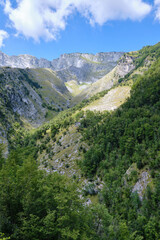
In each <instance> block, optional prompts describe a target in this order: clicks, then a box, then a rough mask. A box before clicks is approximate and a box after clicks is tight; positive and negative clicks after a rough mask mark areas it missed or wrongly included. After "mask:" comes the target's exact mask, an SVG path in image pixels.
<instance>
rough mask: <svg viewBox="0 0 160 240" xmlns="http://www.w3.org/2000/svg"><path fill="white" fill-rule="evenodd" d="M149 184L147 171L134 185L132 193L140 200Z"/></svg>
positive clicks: (149, 179) (149, 178) (149, 177)
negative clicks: (135, 193) (136, 194)
mask: <svg viewBox="0 0 160 240" xmlns="http://www.w3.org/2000/svg"><path fill="white" fill-rule="evenodd" d="M150 182H151V176H150V174H149V173H148V172H147V171H144V172H142V173H141V175H140V178H139V180H138V182H137V183H136V184H135V185H134V187H133V190H132V192H137V193H138V195H139V198H140V199H141V200H142V199H143V195H144V192H145V190H146V188H147V186H148V184H149V183H150Z"/></svg>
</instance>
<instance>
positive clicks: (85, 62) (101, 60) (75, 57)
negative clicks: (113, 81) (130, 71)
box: [0, 52, 124, 83]
mask: <svg viewBox="0 0 160 240" xmlns="http://www.w3.org/2000/svg"><path fill="white" fill-rule="evenodd" d="M123 54H124V53H123V52H108V53H107V52H106V53H105V52H104V53H97V54H95V55H94V54H87V53H70V54H62V55H61V56H60V57H59V58H57V59H53V60H52V61H49V60H47V59H45V58H40V59H38V58H36V57H34V56H31V55H27V54H24V55H19V56H8V55H7V54H5V53H3V52H0V66H1V67H6V66H8V67H12V68H50V69H52V70H54V71H56V72H57V75H58V77H59V78H60V79H61V80H63V81H64V82H67V81H68V80H76V81H77V82H78V83H81V82H95V81H97V79H100V78H101V77H103V76H104V75H106V74H107V73H108V72H110V71H111V70H112V69H113V68H114V67H115V66H116V64H117V61H118V60H119V59H120V57H121V56H122V55H123ZM90 72H92V74H91V73H90Z"/></svg>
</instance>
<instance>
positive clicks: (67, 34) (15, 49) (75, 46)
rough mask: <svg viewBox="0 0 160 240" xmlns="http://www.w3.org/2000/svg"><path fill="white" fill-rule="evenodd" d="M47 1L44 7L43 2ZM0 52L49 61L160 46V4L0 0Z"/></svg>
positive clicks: (127, 0) (136, 0)
mask: <svg viewBox="0 0 160 240" xmlns="http://www.w3.org/2000/svg"><path fill="white" fill-rule="evenodd" d="M44 2H45V3H44ZM0 3H1V5H0V50H1V51H2V52H4V53H6V54H8V55H19V54H30V55H33V56H36V57H38V58H41V57H43V58H47V59H49V60H51V59H53V58H57V57H59V56H60V55H61V54H63V53H72V52H84V53H97V52H108V51H132V50H137V49H140V48H141V47H143V46H145V45H153V44H155V43H157V42H159V41H160V0H155V1H151V0H148V1H145V0H45V1H44V0H17V2H16V1H15V0H12V1H9V0H0Z"/></svg>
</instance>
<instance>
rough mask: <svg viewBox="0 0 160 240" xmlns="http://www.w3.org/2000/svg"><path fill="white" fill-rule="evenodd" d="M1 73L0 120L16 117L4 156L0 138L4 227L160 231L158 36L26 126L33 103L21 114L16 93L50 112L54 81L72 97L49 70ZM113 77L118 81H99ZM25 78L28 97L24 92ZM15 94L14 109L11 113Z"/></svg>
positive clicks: (118, 239) (138, 237) (103, 237)
mask: <svg viewBox="0 0 160 240" xmlns="http://www.w3.org/2000/svg"><path fill="white" fill-rule="evenodd" d="M113 72H114V73H116V74H115V75H114V74H113ZM0 74H1V75H0V79H1V88H0V90H1V92H0V94H1V95H0V96H3V97H1V107H0V110H1V113H0V116H1V120H3V124H4V125H3V126H5V122H4V121H5V120H4V119H5V117H6V119H7V120H8V121H10V122H9V124H13V125H14V126H13V127H12V128H10V126H9V129H8V130H9V131H8V140H9V154H8V157H7V156H6V158H4V157H3V148H2V146H1V145H0V219H1V221H0V236H1V232H2V233H4V234H5V236H6V237H10V238H11V239H13V240H14V239H15V240H18V239H20V240H26V239H30V240H34V239H38V240H50V239H55V240H59V239H62V240H84V239H86V240H95V239H96V240H107V239H109V240H144V239H146V240H158V239H160V224H159V222H160V210H159V206H160V151H159V149H160V127H159V123H160V43H158V44H156V45H154V46H146V47H144V48H142V49H141V50H140V51H135V52H130V53H126V54H125V55H123V57H122V58H121V59H120V61H119V62H118V64H117V66H116V67H115V69H113V70H111V73H109V75H108V77H107V76H106V77H105V78H104V79H103V80H98V81H99V84H98V86H96V88H95V92H97V93H96V94H95V95H93V96H92V94H91V97H89V96H86V99H83V100H82V101H81V102H79V103H78V104H77V105H75V106H74V107H73V108H69V109H66V110H64V111H61V112H60V113H59V114H57V115H55V116H54V117H53V119H52V120H51V121H49V122H45V124H42V125H41V126H39V127H38V128H37V127H35V128H34V129H33V128H32V129H31V130H29V129H28V128H27V127H28V125H27V126H25V125H22V124H21V123H20V121H19V118H20V120H21V118H22V115H23V116H25V114H27V115H28V114H29V108H31V110H32V105H29V108H26V113H24V110H22V109H24V106H23V107H22V108H21V106H22V104H23V103H22V102H26V103H27V104H28V102H29V100H30V101H31V102H32V104H34V106H35V104H36V102H37V101H38V103H37V104H38V105H37V106H38V107H40V105H42V104H43V103H42V102H43V101H45V102H44V105H43V106H44V107H43V109H41V110H43V111H46V108H45V107H46V105H47V104H49V103H50V101H53V102H54V101H55V99H53V100H52V99H51V98H49V99H48V96H50V97H52V88H51V83H52V84H54V88H53V89H54V91H55V90H56V91H57V94H58V93H59V94H60V95H61V94H62V95H61V96H62V97H64V96H65V97H66V99H68V101H70V98H71V95H70V93H69V92H68V90H67V89H66V88H65V85H63V87H62V88H61V86H62V83H61V82H60V81H61V80H60V79H59V78H57V72H54V71H53V70H51V69H16V68H15V69H11V68H2V69H1V73H0ZM12 74H13V75H12ZM50 74H51V75H50ZM117 75H118V77H117ZM47 76H48V80H47V84H46V85H45V79H46V78H47ZM53 76H54V77H53ZM111 76H112V77H113V80H114V81H113V82H114V84H111V85H110V86H109V87H106V89H105V90H104V89H103V88H105V84H107V82H108V80H109V82H112V81H111ZM36 77H37V78H36ZM49 77H51V78H49ZM114 77H115V78H114ZM14 79H16V83H15V85H16V88H15V86H14ZM53 79H54V81H53ZM34 80H35V81H34ZM62 82H63V81H62ZM59 83H60V85H59ZM63 84H64V82H63ZM101 84H104V85H103V88H101ZM93 85H94V83H93ZM46 86H49V89H47V94H46V92H45V90H46V88H45V87H46ZM25 87H26V88H27V89H28V91H29V90H31V93H32V95H33V97H31V96H30V97H28V98H27V94H26V95H25V99H26V101H23V99H22V100H21V99H20V96H23V94H25V93H24V92H25V91H26V92H27V90H26V89H25ZM30 87H32V88H30ZM12 89H13V90H16V92H17V93H16V94H13V93H12V91H13V90H12ZM102 89H103V91H100V90H102ZM40 90H41V93H40V94H42V97H41V95H39V97H41V99H40V98H38V96H37V95H36V94H38V93H39V91H40ZM48 91H49V92H48ZM50 91H51V92H50ZM21 92H22V94H21ZM3 94H4V95H3ZM50 94H51V95H50ZM54 94H55V93H54ZM12 95H13V97H12ZM34 96H36V98H35V97H34ZM57 96H58V95H57ZM73 99H74V98H73ZM8 100H10V101H8ZM12 100H13V103H12ZM34 101H35V103H34ZM39 101H40V102H39ZM16 102H19V103H18V106H19V107H20V111H19V112H17V114H15V113H14V114H13V111H14V107H15V108H16V107H17V105H16ZM31 102H30V104H31ZM12 104H13V105H12ZM45 104H46V105H45ZM65 106H66V108H67V104H66V105H65ZM19 107H18V108H17V109H19ZM38 107H37V109H38ZM50 107H51V106H50ZM52 110H53V109H52ZM106 110H107V111H106ZM43 111H42V112H43ZM31 112H32V111H31ZM42 112H41V113H40V112H38V113H37V114H39V115H36V114H35V115H34V116H35V119H36V117H37V116H40V115H41V114H42V115H43V113H42ZM9 114H10V115H9ZM21 114H22V115H21ZM27 115H26V116H25V117H26V118H27ZM7 117H8V118H7ZM10 117H11V119H10ZM32 121H34V119H32V120H30V122H32ZM3 130H4V128H3V127H1V130H0V131H1V132H3ZM6 155H7V154H6ZM2 237H3V238H5V237H4V236H3V234H2Z"/></svg>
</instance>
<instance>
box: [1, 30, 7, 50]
mask: <svg viewBox="0 0 160 240" xmlns="http://www.w3.org/2000/svg"><path fill="white" fill-rule="evenodd" d="M8 37H9V35H8V33H7V32H6V31H4V30H0V47H2V46H4V44H3V41H4V39H6V38H8Z"/></svg>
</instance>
